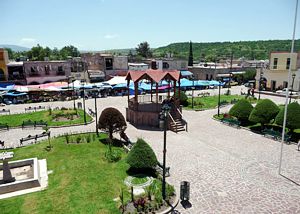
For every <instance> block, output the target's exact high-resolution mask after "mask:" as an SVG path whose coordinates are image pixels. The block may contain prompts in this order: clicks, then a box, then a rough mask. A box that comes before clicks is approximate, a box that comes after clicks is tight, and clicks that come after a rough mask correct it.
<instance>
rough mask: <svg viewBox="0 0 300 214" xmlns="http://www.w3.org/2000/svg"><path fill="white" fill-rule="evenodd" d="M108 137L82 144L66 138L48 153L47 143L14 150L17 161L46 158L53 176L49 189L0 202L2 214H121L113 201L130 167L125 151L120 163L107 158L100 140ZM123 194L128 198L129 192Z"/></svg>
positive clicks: (57, 140)
mask: <svg viewBox="0 0 300 214" xmlns="http://www.w3.org/2000/svg"><path fill="white" fill-rule="evenodd" d="M105 137H106V136H105V135H101V136H100V138H99V139H97V138H96V139H95V140H93V141H92V142H91V143H81V144H66V143H65V138H64V137H60V138H55V139H52V142H51V144H52V145H53V148H52V150H51V151H49V152H47V151H46V150H45V147H46V146H47V145H48V143H47V142H43V143H40V144H36V145H31V146H27V147H24V148H19V149H15V150H13V151H14V152H15V157H14V160H18V159H25V158H32V157H38V158H39V159H43V158H46V159H47V165H48V170H53V173H52V174H50V175H49V186H48V188H47V189H46V190H44V191H41V192H36V193H31V194H27V195H23V196H17V197H13V198H9V199H4V200H0V213H1V214H15V213H29V214H33V213H55V214H57V213H101V214H102V213H104V214H105V213H119V210H118V205H117V203H116V202H114V201H113V199H114V198H117V197H118V196H119V191H120V188H121V187H125V186H124V184H123V181H124V179H125V177H126V176H127V174H126V170H127V169H128V167H129V166H128V165H127V163H126V162H125V160H124V159H125V155H126V154H125V153H123V152H122V154H123V156H122V159H121V160H120V161H118V162H117V163H109V162H107V161H106V160H105V159H104V153H105V151H106V149H107V148H106V146H105V145H104V144H102V143H99V140H101V139H104V138H105ZM114 149H118V150H122V149H121V148H114ZM124 194H125V196H126V198H129V193H128V192H127V191H124Z"/></svg>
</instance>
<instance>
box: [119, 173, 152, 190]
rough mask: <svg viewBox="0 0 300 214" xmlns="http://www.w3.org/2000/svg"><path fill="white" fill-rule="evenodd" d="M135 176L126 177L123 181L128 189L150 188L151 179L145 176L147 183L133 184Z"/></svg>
mask: <svg viewBox="0 0 300 214" xmlns="http://www.w3.org/2000/svg"><path fill="white" fill-rule="evenodd" d="M138 175H143V174H137V175H135V176H138ZM135 176H127V177H126V178H125V180H124V183H125V185H126V186H128V187H135V188H144V187H147V186H150V185H151V184H152V183H153V178H152V177H149V176H146V178H147V181H146V182H145V183H142V184H133V183H132V180H133V179H134V178H135Z"/></svg>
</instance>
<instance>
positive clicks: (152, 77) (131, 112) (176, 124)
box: [125, 69, 184, 132]
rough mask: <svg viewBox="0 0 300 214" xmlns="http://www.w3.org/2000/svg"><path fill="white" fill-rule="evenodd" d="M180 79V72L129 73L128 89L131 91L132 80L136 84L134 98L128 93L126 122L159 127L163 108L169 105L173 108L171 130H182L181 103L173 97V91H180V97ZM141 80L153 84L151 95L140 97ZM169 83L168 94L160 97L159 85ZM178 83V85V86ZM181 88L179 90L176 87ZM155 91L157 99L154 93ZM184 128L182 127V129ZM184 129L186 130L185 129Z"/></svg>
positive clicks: (127, 77)
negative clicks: (171, 94)
mask: <svg viewBox="0 0 300 214" xmlns="http://www.w3.org/2000/svg"><path fill="white" fill-rule="evenodd" d="M180 78H181V74H180V71H178V70H152V69H149V70H144V71H128V73H127V75H126V78H125V79H126V80H127V88H128V89H129V85H130V80H132V81H133V83H134V97H132V98H130V97H129V93H128V108H126V120H127V121H128V122H130V123H132V124H133V125H136V126H152V127H158V126H159V119H160V113H161V107H162V105H163V104H165V103H168V104H169V105H170V107H171V110H170V113H169V118H170V120H169V124H168V125H169V129H171V130H173V131H176V132H177V131H178V130H179V129H180V130H181V129H182V128H183V126H184V124H183V122H182V113H181V107H180V102H179V100H178V99H176V98H175V97H174V96H173V97H171V96H170V93H171V89H172V88H173V91H174V94H175V92H176V90H178V94H179V96H180ZM141 80H148V81H149V82H150V84H151V90H150V94H147V95H138V90H139V85H140V81H141ZM161 81H165V82H166V83H167V87H166V89H167V94H164V95H159V94H158V89H159V83H160V82H161ZM177 83H178V84H177ZM177 85H178V86H179V87H178V88H177V87H176V86H177ZM154 91H155V99H154V96H153V92H154ZM181 126H182V127H181ZM183 129H184V128H183Z"/></svg>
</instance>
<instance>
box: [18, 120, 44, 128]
mask: <svg viewBox="0 0 300 214" xmlns="http://www.w3.org/2000/svg"><path fill="white" fill-rule="evenodd" d="M31 126H33V127H34V128H36V127H47V126H48V123H47V122H45V121H43V120H40V121H31V120H27V121H23V123H22V129H23V128H25V127H31Z"/></svg>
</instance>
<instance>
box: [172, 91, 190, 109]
mask: <svg viewBox="0 0 300 214" xmlns="http://www.w3.org/2000/svg"><path fill="white" fill-rule="evenodd" d="M175 98H177V99H179V100H180V105H183V106H188V104H189V103H188V97H187V96H186V94H185V93H184V92H183V91H180V97H179V92H178V90H177V91H176V92H175Z"/></svg>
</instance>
